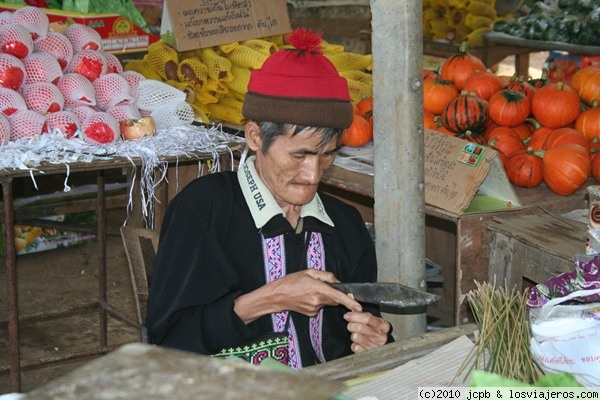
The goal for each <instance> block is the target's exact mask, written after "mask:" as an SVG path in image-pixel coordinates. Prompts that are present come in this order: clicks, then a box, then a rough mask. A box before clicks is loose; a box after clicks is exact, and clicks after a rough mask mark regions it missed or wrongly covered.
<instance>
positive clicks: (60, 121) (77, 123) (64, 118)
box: [46, 110, 81, 139]
mask: <svg viewBox="0 0 600 400" xmlns="http://www.w3.org/2000/svg"><path fill="white" fill-rule="evenodd" d="M80 128H81V120H80V119H79V117H77V115H75V113H74V112H72V111H64V110H63V111H57V112H54V113H52V114H49V115H48V116H47V117H46V129H47V131H48V132H50V133H53V132H55V131H57V130H58V131H59V132H61V133H62V134H63V135H64V136H65V137H66V138H67V139H70V138H72V137H73V136H74V135H75V133H77V131H78V130H79V129H80Z"/></svg>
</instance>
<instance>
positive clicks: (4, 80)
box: [0, 53, 26, 90]
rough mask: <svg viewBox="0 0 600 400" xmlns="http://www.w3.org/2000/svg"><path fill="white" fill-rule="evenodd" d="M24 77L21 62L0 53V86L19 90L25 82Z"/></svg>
mask: <svg viewBox="0 0 600 400" xmlns="http://www.w3.org/2000/svg"><path fill="white" fill-rule="evenodd" d="M25 77H26V72H25V65H24V64H23V61H21V60H20V59H18V58H17V57H15V56H12V55H10V54H4V53H0V86H3V87H5V88H9V89H12V90H19V89H21V86H22V85H23V82H25Z"/></svg>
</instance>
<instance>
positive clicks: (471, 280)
mask: <svg viewBox="0 0 600 400" xmlns="http://www.w3.org/2000/svg"><path fill="white" fill-rule="evenodd" d="M321 182H322V185H323V186H322V189H323V190H324V191H326V192H329V193H331V194H333V195H335V196H337V197H339V198H342V199H348V200H349V202H351V203H353V204H360V205H363V206H364V207H367V206H368V205H369V204H373V203H372V202H373V196H374V189H373V184H374V181H373V176H370V175H368V174H364V173H360V172H355V171H350V170H347V169H344V168H341V167H339V166H336V165H334V166H332V167H331V168H330V169H329V170H327V171H326V172H325V174H324V176H323V178H322V180H321ZM592 184H596V182H595V181H594V180H593V179H590V180H589V181H588V182H586V184H584V185H583V186H582V187H581V188H580V189H579V190H578V191H577V192H575V193H574V194H572V195H571V196H559V195H556V194H554V193H552V192H551V191H550V190H549V189H548V188H547V187H546V186H545V185H540V186H538V187H537V188H531V189H525V188H519V187H516V186H515V187H514V190H515V193H516V195H517V197H518V198H519V200H520V202H521V204H522V207H521V208H514V209H507V210H499V211H493V212H471V213H465V214H463V215H461V216H456V215H455V214H453V213H450V212H448V211H446V210H443V209H440V208H437V207H432V206H430V205H426V206H425V214H426V215H425V217H426V255H427V258H429V259H430V260H432V261H434V262H436V263H437V264H440V265H441V266H442V276H443V279H444V283H443V285H442V287H434V288H430V289H429V290H430V291H432V292H434V293H436V294H439V295H440V296H441V300H440V301H439V302H438V303H437V304H435V305H433V306H430V307H431V309H432V311H434V312H435V313H436V314H441V315H445V316H450V319H451V320H452V321H453V323H454V325H461V324H466V323H471V322H474V320H473V317H472V314H471V312H470V309H469V306H468V304H467V302H466V294H467V293H468V292H469V291H471V290H474V289H476V285H475V281H477V282H487V281H488V266H489V261H488V251H489V245H488V243H487V240H488V237H487V236H486V235H485V231H486V228H485V223H486V222H487V221H489V220H491V219H493V218H495V217H499V216H503V217H508V216H511V217H512V216H514V217H515V218H516V217H517V216H521V215H542V214H546V213H565V212H568V211H572V210H576V209H581V208H585V207H587V205H586V200H585V196H586V188H587V186H589V185H592Z"/></svg>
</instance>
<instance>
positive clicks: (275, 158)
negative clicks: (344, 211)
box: [254, 129, 338, 209]
mask: <svg viewBox="0 0 600 400" xmlns="http://www.w3.org/2000/svg"><path fill="white" fill-rule="evenodd" d="M321 139H322V137H321V135H320V134H319V132H316V133H315V131H314V129H307V130H304V131H301V132H299V133H297V134H296V135H294V136H292V134H291V131H290V133H287V134H283V135H280V136H277V137H276V138H275V140H274V142H273V143H272V145H271V146H270V147H269V149H268V150H267V151H266V152H263V151H262V150H261V148H260V147H258V148H257V149H254V150H255V151H256V162H255V165H256V169H257V171H258V174H259V175H260V177H261V179H262V181H263V182H264V183H265V185H266V186H267V188H268V189H269V190H270V192H271V193H272V194H273V197H275V200H277V202H278V203H279V205H280V207H282V208H284V209H285V206H302V205H304V204H307V203H309V202H310V201H311V200H312V199H313V197H314V196H315V193H316V192H317V187H318V185H319V182H320V181H321V177H322V176H323V172H324V171H325V170H326V169H327V168H329V167H330V166H331V164H332V163H333V161H334V159H335V154H336V151H337V149H338V147H337V143H336V139H335V138H333V139H332V140H331V141H330V142H328V143H326V144H325V145H323V143H321Z"/></svg>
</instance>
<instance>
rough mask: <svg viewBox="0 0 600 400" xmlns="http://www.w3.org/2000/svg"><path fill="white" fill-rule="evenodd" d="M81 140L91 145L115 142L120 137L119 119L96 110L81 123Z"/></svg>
mask: <svg viewBox="0 0 600 400" xmlns="http://www.w3.org/2000/svg"><path fill="white" fill-rule="evenodd" d="M81 133H82V134H83V140H85V141H86V142H87V143H89V144H92V145H98V144H105V143H115V142H116V141H117V140H119V138H120V137H121V131H120V128H119V121H117V119H116V118H115V117H113V116H112V115H110V114H108V113H106V112H102V111H97V112H95V113H93V114H91V115H89V116H88V117H87V118H86V119H85V120H84V121H83V124H82V125H81Z"/></svg>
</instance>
